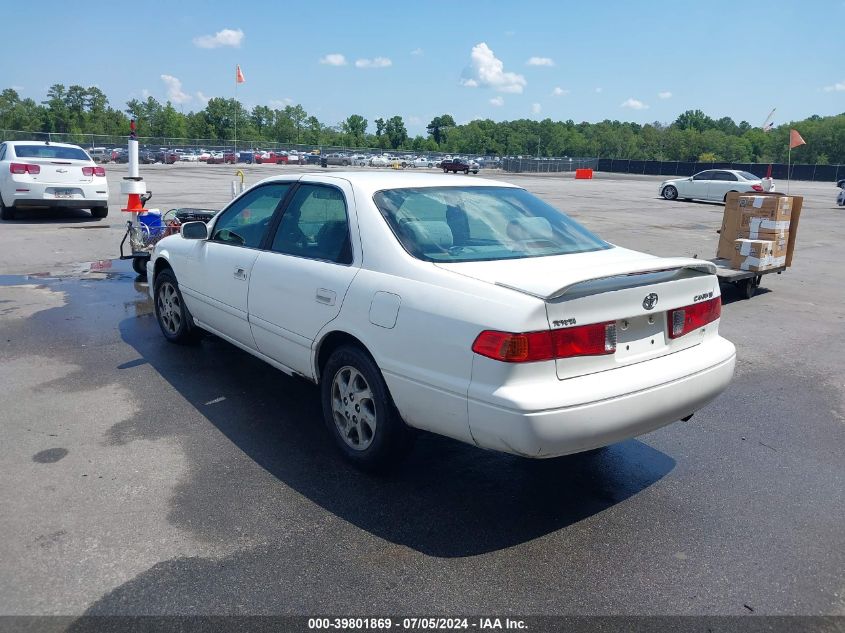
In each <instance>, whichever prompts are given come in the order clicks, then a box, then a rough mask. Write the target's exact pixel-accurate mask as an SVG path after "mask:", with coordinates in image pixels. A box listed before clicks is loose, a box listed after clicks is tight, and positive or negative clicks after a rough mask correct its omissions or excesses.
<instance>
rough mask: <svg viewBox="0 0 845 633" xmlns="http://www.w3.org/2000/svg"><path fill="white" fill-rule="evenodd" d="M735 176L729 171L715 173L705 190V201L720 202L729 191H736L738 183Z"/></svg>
mask: <svg viewBox="0 0 845 633" xmlns="http://www.w3.org/2000/svg"><path fill="white" fill-rule="evenodd" d="M738 180H739V179H738V178H737V177H736V175H735V174H732V173H731V172H729V171H721V170H719V171H715V172H713V178H712V180H710V186H709V187H708V188H707V199H708V200H715V201H716V202H722V201H724V199H725V196H726V195H727V193H728V192H729V191H738V190H739V182H738Z"/></svg>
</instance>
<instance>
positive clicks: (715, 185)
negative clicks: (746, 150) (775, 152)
mask: <svg viewBox="0 0 845 633" xmlns="http://www.w3.org/2000/svg"><path fill="white" fill-rule="evenodd" d="M768 186H769V188H768V189H767V188H765V187H764V184H763V181H762V179H761V178H759V177H758V176H755V175H754V174H752V173H750V172H747V171H739V170H736V169H707V170H705V171H700V172H698V173H697V174H693V175H692V176H690V177H689V178H673V179H672V180H664V181H663V182H662V183H660V195H661V196H663V197H664V198H666V199H667V200H676V199H678V198H680V199H682V200H713V201H715V202H724V201H725V199H726V198H727V195H728V193H730V192H731V191H738V192H740V193H746V192H752V191H758V192H759V191H764V190H765V191H774V184H773V183H772V181H771V180H770V179H769V180H768Z"/></svg>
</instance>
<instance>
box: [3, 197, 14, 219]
mask: <svg viewBox="0 0 845 633" xmlns="http://www.w3.org/2000/svg"><path fill="white" fill-rule="evenodd" d="M15 215H16V214H15V207H14V206H11V207H7V206H6V205H5V204H3V198H2V197H0V220H4V221H6V222H8V221H10V220H14V219H15Z"/></svg>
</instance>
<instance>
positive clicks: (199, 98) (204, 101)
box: [197, 90, 211, 105]
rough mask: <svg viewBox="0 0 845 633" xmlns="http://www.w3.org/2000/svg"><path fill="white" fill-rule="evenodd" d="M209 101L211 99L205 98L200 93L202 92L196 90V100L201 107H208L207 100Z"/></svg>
mask: <svg viewBox="0 0 845 633" xmlns="http://www.w3.org/2000/svg"><path fill="white" fill-rule="evenodd" d="M209 99H211V97H206V96H205V95H204V94H203V93H202V91H200V90H197V100H198V101H199V102H200V103H202V104H203V105H208V100H209Z"/></svg>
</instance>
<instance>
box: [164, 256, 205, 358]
mask: <svg viewBox="0 0 845 633" xmlns="http://www.w3.org/2000/svg"><path fill="white" fill-rule="evenodd" d="M153 297H154V301H153V308H154V309H155V315H156V321H158V326H159V327H160V328H161V333H162V334H164V338H166V339H167V340H168V341H170V342H171V343H177V344H179V345H187V344H191V343H196V342H197V341H198V340H199V339H200V335H201V332H200V330H199V328H197V327H196V326H195V325H194V318H193V317H192V316H191V313H190V312H189V311H188V307H187V306H186V305H185V301H184V299H183V298H182V292H181V291H180V290H179V282H177V281H176V275H175V274H174V273H173V271H172V270H171V269H169V268H166V269H164V270H162V271H161V272H160V273H159V274H158V275H156V278H155V289H154V292H153Z"/></svg>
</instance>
